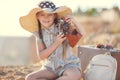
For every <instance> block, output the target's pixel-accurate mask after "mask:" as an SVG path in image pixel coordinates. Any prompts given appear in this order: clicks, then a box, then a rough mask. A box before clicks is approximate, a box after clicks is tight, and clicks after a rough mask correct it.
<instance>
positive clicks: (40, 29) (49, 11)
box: [20, 0, 84, 80]
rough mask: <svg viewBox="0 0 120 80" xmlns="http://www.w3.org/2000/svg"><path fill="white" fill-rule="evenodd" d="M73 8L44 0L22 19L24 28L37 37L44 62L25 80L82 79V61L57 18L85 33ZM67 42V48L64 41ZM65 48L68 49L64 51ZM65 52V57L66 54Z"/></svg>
mask: <svg viewBox="0 0 120 80" xmlns="http://www.w3.org/2000/svg"><path fill="white" fill-rule="evenodd" d="M71 13H72V11H71V9H70V8H68V7H66V6H60V7H56V6H55V4H54V3H53V2H51V1H46V0H45V1H42V2H40V4H39V7H38V8H34V9H32V10H31V11H30V12H29V14H28V15H26V16H23V17H21V18H20V23H21V25H22V27H23V28H24V29H26V30H27V31H29V32H32V33H33V34H34V35H35V36H36V40H37V54H38V57H39V58H40V60H44V61H45V63H44V65H43V66H42V68H41V69H40V70H38V71H35V72H32V73H30V74H28V75H27V76H26V78H25V80H80V79H81V66H80V60H79V58H78V57H77V56H75V55H74V53H73V52H72V50H71V49H72V48H71V46H70V45H69V43H68V41H67V37H66V36H65V35H64V34H63V33H60V32H59V31H60V30H59V28H58V26H56V25H57V23H58V18H60V17H64V20H65V21H66V22H67V23H69V25H71V23H73V24H74V25H75V28H76V30H77V31H79V32H80V34H82V35H83V33H84V30H83V28H82V27H81V25H80V24H79V23H78V22H77V21H76V20H75V19H74V18H73V17H72V16H71ZM64 42H66V43H67V44H66V48H65V49H64V47H63V43H64ZM64 51H65V52H64ZM63 53H65V55H66V57H65V58H63V57H64V56H63V55H64V54H63Z"/></svg>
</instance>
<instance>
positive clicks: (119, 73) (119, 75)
mask: <svg viewBox="0 0 120 80" xmlns="http://www.w3.org/2000/svg"><path fill="white" fill-rule="evenodd" d="M111 55H112V56H113V57H114V58H116V60H117V74H116V80H120V52H119V51H118V52H111Z"/></svg>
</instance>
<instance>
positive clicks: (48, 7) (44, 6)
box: [39, 1, 56, 11]
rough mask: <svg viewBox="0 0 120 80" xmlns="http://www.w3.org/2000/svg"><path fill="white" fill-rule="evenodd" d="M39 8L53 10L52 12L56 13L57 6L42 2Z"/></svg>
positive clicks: (49, 2)
mask: <svg viewBox="0 0 120 80" xmlns="http://www.w3.org/2000/svg"><path fill="white" fill-rule="evenodd" d="M39 7H40V8H42V9H45V8H47V9H51V10H52V11H54V10H55V9H56V6H55V4H54V3H53V2H51V1H42V2H41V3H40V4H39Z"/></svg>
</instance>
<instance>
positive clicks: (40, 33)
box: [38, 21, 43, 38]
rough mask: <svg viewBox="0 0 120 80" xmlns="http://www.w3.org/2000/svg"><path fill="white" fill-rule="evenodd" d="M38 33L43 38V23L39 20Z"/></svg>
mask: <svg viewBox="0 0 120 80" xmlns="http://www.w3.org/2000/svg"><path fill="white" fill-rule="evenodd" d="M38 34H39V37H40V38H43V36H42V28H41V24H40V22H39V21H38Z"/></svg>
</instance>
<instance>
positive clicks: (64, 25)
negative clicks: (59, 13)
mask: <svg viewBox="0 0 120 80" xmlns="http://www.w3.org/2000/svg"><path fill="white" fill-rule="evenodd" d="M58 28H59V33H63V34H64V35H67V34H69V28H70V25H69V23H68V22H66V21H65V20H64V19H63V18H61V19H59V20H58Z"/></svg>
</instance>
